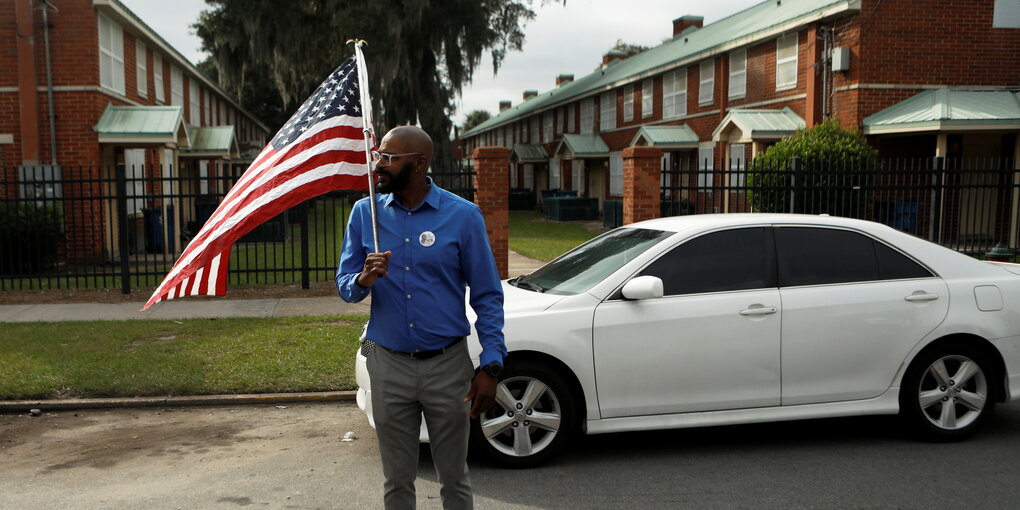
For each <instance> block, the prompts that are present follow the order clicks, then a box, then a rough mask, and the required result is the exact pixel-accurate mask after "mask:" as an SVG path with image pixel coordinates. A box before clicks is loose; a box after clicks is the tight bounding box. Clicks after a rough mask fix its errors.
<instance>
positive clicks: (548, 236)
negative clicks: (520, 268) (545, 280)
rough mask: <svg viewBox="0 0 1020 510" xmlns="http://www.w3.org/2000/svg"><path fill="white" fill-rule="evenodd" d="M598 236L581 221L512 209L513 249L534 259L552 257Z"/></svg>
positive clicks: (511, 230)
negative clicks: (577, 222) (575, 222)
mask: <svg viewBox="0 0 1020 510" xmlns="http://www.w3.org/2000/svg"><path fill="white" fill-rule="evenodd" d="M595 235H596V234H593V233H591V232H589V231H587V230H585V229H584V227H582V226H580V225H577V224H573V223H564V222H558V221H548V220H545V219H544V218H542V215H541V214H540V213H538V212H535V211H510V249H511V250H513V251H515V252H517V253H520V254H521V255H524V256H526V257H531V258H533V259H538V260H544V261H549V260H552V259H554V258H556V257H558V256H560V255H562V254H563V253H565V252H566V251H567V250H569V249H571V248H573V247H575V246H577V245H579V244H581V243H583V242H585V241H587V240H589V239H591V238H593V237H595Z"/></svg>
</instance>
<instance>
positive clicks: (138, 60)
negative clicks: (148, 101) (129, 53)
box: [135, 39, 149, 97]
mask: <svg viewBox="0 0 1020 510" xmlns="http://www.w3.org/2000/svg"><path fill="white" fill-rule="evenodd" d="M147 53H148V50H147V49H146V48H145V43H143V42H142V41H141V40H140V39H135V78H136V79H135V82H136V85H137V87H138V95H139V97H149V70H148V67H149V65H148V64H149V63H148V62H147V60H148V59H147V58H146V57H148V55H147Z"/></svg>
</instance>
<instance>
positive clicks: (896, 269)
mask: <svg viewBox="0 0 1020 510" xmlns="http://www.w3.org/2000/svg"><path fill="white" fill-rule="evenodd" d="M875 255H877V256H878V274H879V276H880V277H881V278H882V279H883V280H899V279H902V278H930V277H931V276H932V274H931V272H929V271H928V270H927V269H925V268H924V267H923V266H921V265H920V264H918V263H917V262H914V261H913V260H910V258H909V257H907V256H906V255H904V254H902V253H900V252H898V251H896V250H894V249H892V248H890V247H888V246H886V245H885V244H883V243H880V242H877V241H876V242H875Z"/></svg>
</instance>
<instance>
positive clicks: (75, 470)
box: [0, 403, 1020, 510]
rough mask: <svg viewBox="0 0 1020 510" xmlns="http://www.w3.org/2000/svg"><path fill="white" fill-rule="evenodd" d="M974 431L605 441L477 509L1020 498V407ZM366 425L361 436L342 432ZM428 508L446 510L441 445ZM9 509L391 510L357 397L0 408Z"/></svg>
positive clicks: (794, 428)
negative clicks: (944, 440) (942, 440)
mask: <svg viewBox="0 0 1020 510" xmlns="http://www.w3.org/2000/svg"><path fill="white" fill-rule="evenodd" d="M996 412H997V414H995V415H994V416H993V419H992V420H991V422H990V423H989V424H988V427H987V428H986V429H985V430H983V431H981V433H979V434H978V436H976V437H974V438H973V439H971V440H969V441H965V442H961V443H951V444H931V443H923V442H918V441H914V440H911V439H909V438H904V437H902V435H901V433H899V432H897V431H896V426H895V423H896V422H895V420H894V419H893V418H892V417H869V418H843V419H830V420H811V421H801V422H786V423H773V424H765V425H742V426H732V427H716V428H703V429H686V430H672V431H656V432H640V433H625V434H608V435H599V436H590V437H586V438H582V439H581V440H579V441H577V442H576V443H575V445H574V446H573V447H572V448H570V449H569V450H568V451H566V452H564V453H563V455H562V456H561V457H560V458H558V459H557V460H556V461H554V462H553V463H552V464H550V465H548V466H544V467H541V468H536V469H527V470H504V469H498V468H494V467H491V466H488V465H485V464H479V463H475V462H472V464H471V477H472V483H473V486H474V492H475V502H476V507H477V508H478V509H480V510H486V509H513V510H519V509H591V508H605V509H616V508H640V509H656V508H782V509H788V508H918V509H926V510H930V509H931V508H955V507H963V508H968V509H969V510H974V509H983V508H1014V507H1015V503H1016V501H1017V499H1018V498H1020V485H1018V484H1017V483H1016V480H1017V473H1018V472H1020V406H1018V405H1005V406H1002V407H1000V408H999V409H997V410H996ZM347 432H352V433H353V435H355V436H357V439H355V440H353V441H349V442H345V441H342V437H343V436H344V435H345V434H346V433H347ZM423 452H424V454H423V456H422V459H421V462H420V463H419V479H418V483H417V487H418V508H422V509H436V508H440V507H441V502H440V499H439V484H438V482H437V480H436V477H435V472H434V470H433V469H432V466H431V460H430V459H429V456H428V454H427V450H425V449H423ZM0 466H2V468H0V469H2V476H0V508H3V509H9V508H10V509H19V510H20V509H37V508H40V509H41V508H45V509H50V508H56V509H59V508H65V509H90V510H91V509H127V510H130V509H146V510H149V509H164V508H169V509H177V508H180V509H237V508H247V507H252V508H270V509H275V508H302V509H334V508H339V509H362V508H379V507H381V498H382V474H381V469H380V465H379V458H378V449H377V447H376V438H375V434H374V432H373V431H372V429H371V428H370V427H369V426H368V423H367V421H366V419H365V417H364V416H363V415H362V413H361V412H360V411H359V410H358V408H357V407H356V406H354V405H353V404H349V403H346V404H337V403H322V404H293V405H281V406H279V407H278V406H276V405H256V406H235V407H188V408H155V409H110V410H96V411H61V412H53V413H45V414H44V415H43V416H39V417H30V416H28V415H27V414H17V415H0Z"/></svg>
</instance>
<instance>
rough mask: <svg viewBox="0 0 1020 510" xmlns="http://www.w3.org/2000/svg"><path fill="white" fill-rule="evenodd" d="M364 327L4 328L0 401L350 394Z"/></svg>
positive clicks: (352, 322) (107, 324) (321, 320)
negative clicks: (355, 356) (345, 391)
mask: <svg viewBox="0 0 1020 510" xmlns="http://www.w3.org/2000/svg"><path fill="white" fill-rule="evenodd" d="M366 320H367V317H364V316H338V317H291V318H271V319H190V320H183V321H171V320H168V321H102V322H99V321H97V322H62V323H61V322H54V323H19V324H5V325H4V327H3V330H2V331H0V399H4V400H11V399H30V398H88V397H132V396H166V395H215V394H233V393H273V392H300V391H335V390H350V389H354V388H355V387H356V385H355V381H354V353H355V352H356V350H357V348H358V335H359V334H360V332H361V327H362V325H363V324H364V322H365V321H366Z"/></svg>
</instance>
